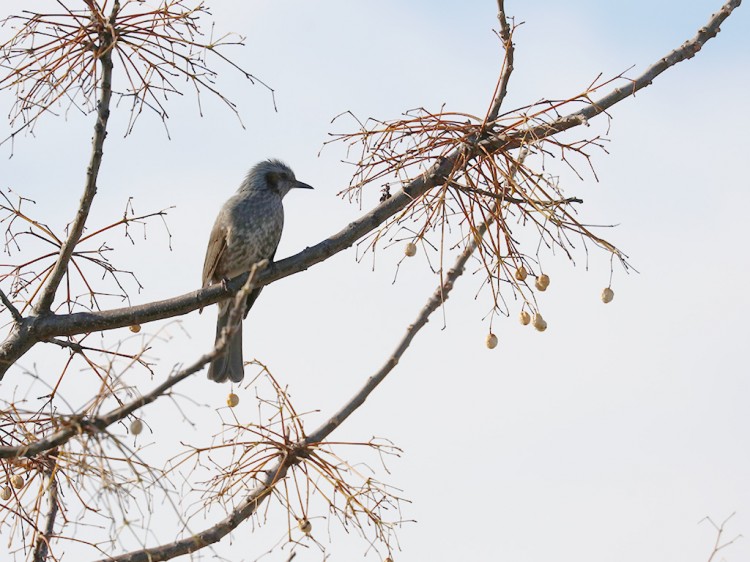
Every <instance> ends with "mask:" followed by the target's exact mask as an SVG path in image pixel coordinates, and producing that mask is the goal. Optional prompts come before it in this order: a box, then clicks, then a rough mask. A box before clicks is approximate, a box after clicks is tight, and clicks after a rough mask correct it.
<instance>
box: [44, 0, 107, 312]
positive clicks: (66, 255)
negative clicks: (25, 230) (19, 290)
mask: <svg viewBox="0 0 750 562" xmlns="http://www.w3.org/2000/svg"><path fill="white" fill-rule="evenodd" d="M119 11H120V3H119V1H115V3H114V5H113V7H112V13H111V15H110V17H109V27H108V28H107V30H105V31H103V32H102V33H100V36H99V39H100V42H101V44H100V45H99V49H100V53H101V54H100V56H99V57H98V60H99V62H100V63H101V65H102V80H101V86H100V87H101V93H100V95H99V101H98V103H97V108H96V124H95V125H94V138H93V141H92V152H91V160H90V162H89V166H88V169H87V170H86V186H85V187H84V190H83V195H82V196H81V202H80V204H79V206H78V212H77V213H76V218H75V220H74V221H73V224H72V225H71V228H70V234H69V235H68V238H67V239H66V240H65V242H64V243H63V245H62V247H61V248H60V255H59V256H58V258H57V262H56V263H55V266H54V268H53V269H52V273H51V274H50V276H49V277H48V279H47V284H46V285H45V287H44V289H43V290H42V293H41V295H40V297H39V301H38V302H37V304H36V306H35V311H36V313H37V314H40V315H43V314H47V313H49V311H50V307H51V306H52V301H53V300H54V299H55V293H56V292H57V288H58V287H59V286H60V282H61V281H62V279H63V276H64V275H65V273H66V272H67V271H68V264H69V263H70V259H71V257H72V256H73V251H74V250H75V247H76V245H77V244H78V241H79V240H80V239H81V236H82V235H83V229H84V227H85V226H86V220H87V219H88V216H89V211H90V210H91V202H92V201H93V200H94V196H95V195H96V181H97V178H98V177H99V167H100V166H101V163H102V156H103V154H104V152H103V147H104V139H105V138H106V137H107V121H108V120H109V104H110V100H111V99H112V46H113V45H114V41H115V36H114V35H113V32H112V31H110V30H111V29H112V28H113V26H114V24H115V20H116V19H117V15H118V13H119Z"/></svg>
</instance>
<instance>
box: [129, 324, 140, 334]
mask: <svg viewBox="0 0 750 562" xmlns="http://www.w3.org/2000/svg"><path fill="white" fill-rule="evenodd" d="M130 331H131V332H133V333H134V334H137V333H138V332H140V331H141V325H140V324H133V325H132V326H130Z"/></svg>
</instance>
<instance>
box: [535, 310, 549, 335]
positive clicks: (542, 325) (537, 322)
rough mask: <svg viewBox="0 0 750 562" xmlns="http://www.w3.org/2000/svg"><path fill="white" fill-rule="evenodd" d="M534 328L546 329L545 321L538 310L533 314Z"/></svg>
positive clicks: (541, 330)
mask: <svg viewBox="0 0 750 562" xmlns="http://www.w3.org/2000/svg"><path fill="white" fill-rule="evenodd" d="M534 328H536V329H537V330H538V331H540V332H543V331H544V330H546V329H547V321H546V320H545V319H544V318H542V315H541V314H539V313H538V312H537V313H536V314H535V315H534Z"/></svg>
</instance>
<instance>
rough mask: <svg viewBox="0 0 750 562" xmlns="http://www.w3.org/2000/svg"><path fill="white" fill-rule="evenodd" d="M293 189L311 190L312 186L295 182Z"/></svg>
mask: <svg viewBox="0 0 750 562" xmlns="http://www.w3.org/2000/svg"><path fill="white" fill-rule="evenodd" d="M294 187H297V188H299V189H313V186H311V185H307V184H306V183H304V182H301V181H297V182H295V184H294Z"/></svg>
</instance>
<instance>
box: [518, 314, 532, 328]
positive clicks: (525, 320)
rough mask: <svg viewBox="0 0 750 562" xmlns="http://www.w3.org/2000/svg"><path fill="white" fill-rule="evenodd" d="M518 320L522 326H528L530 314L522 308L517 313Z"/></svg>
mask: <svg viewBox="0 0 750 562" xmlns="http://www.w3.org/2000/svg"><path fill="white" fill-rule="evenodd" d="M518 321H519V322H520V323H521V324H523V325H524V326H528V325H529V322H531V315H530V314H529V313H528V312H526V311H525V310H522V311H521V314H519V315H518Z"/></svg>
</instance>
